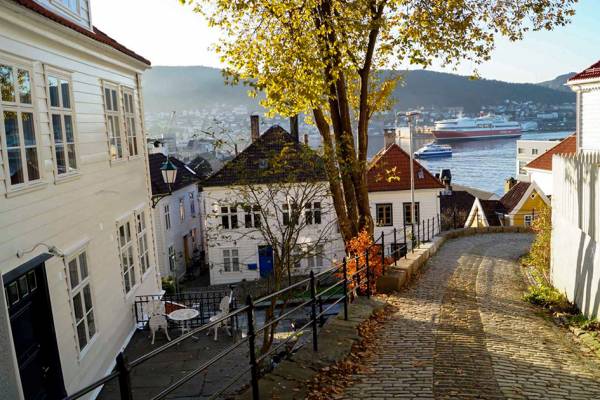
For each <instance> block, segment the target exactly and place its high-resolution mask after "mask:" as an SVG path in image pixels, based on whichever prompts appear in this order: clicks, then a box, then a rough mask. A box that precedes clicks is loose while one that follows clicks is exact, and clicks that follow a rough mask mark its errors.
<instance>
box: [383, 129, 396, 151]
mask: <svg viewBox="0 0 600 400" xmlns="http://www.w3.org/2000/svg"><path fill="white" fill-rule="evenodd" d="M394 143H396V129H395V128H386V129H384V130H383V148H384V149H387V148H388V147H390V146H391V145H393V144H394Z"/></svg>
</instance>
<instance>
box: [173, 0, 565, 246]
mask: <svg viewBox="0 0 600 400" xmlns="http://www.w3.org/2000/svg"><path fill="white" fill-rule="evenodd" d="M180 2H181V3H189V4H193V6H194V10H195V11H196V12H199V13H202V14H203V15H204V16H205V17H206V18H207V19H208V21H209V24H210V25H211V26H214V27H217V28H219V29H220V31H221V33H222V38H223V39H222V40H220V42H219V43H217V44H215V50H216V51H217V52H218V53H219V54H220V55H221V60H222V62H223V63H224V64H225V65H226V76H227V77H228V78H229V80H230V82H233V83H237V82H245V83H247V84H249V85H250V87H251V88H252V91H253V92H254V93H257V92H259V91H262V92H263V93H264V94H265V96H266V97H265V99H264V100H263V101H262V105H263V106H265V107H266V108H267V109H268V110H269V112H270V113H273V114H275V113H277V114H281V115H284V116H290V115H295V114H298V113H302V112H303V113H306V114H307V115H310V116H312V119H313V121H314V123H315V124H316V126H317V128H318V130H319V132H320V134H321V136H322V139H323V140H322V141H323V148H324V153H325V159H326V164H327V165H326V166H327V172H328V176H329V184H330V190H331V194H332V196H333V200H334V204H335V211H336V213H337V216H338V221H339V225H340V231H341V233H342V236H343V238H344V240H345V241H346V243H348V242H349V240H350V239H351V238H353V237H355V236H356V235H357V234H358V232H360V231H361V230H363V229H367V230H369V231H372V229H373V219H372V217H371V213H370V210H369V199H368V191H367V184H366V171H367V145H368V135H367V133H368V126H369V120H370V118H371V116H372V115H373V113H375V112H377V111H382V110H384V109H386V108H389V107H390V95H391V94H392V91H393V89H394V87H395V85H396V83H397V80H398V76H396V75H394V74H390V73H384V72H382V71H383V70H384V69H398V68H399V67H400V66H401V65H406V64H412V65H417V66H422V67H427V66H430V65H431V64H432V63H433V62H437V63H441V64H442V65H445V66H448V65H449V66H453V65H456V64H457V63H459V62H461V61H464V60H468V61H471V62H474V63H475V64H477V63H481V62H482V61H485V60H488V59H489V58H490V54H491V51H492V50H493V48H494V42H495V40H496V38H497V36H504V37H507V38H509V39H510V40H513V41H516V40H520V39H522V37H523V35H524V33H525V32H527V31H529V30H542V29H546V30H550V29H553V28H554V27H556V26H561V25H565V24H566V23H568V21H569V19H570V17H571V16H572V15H573V14H574V9H573V7H574V4H575V3H576V2H577V0H180Z"/></svg>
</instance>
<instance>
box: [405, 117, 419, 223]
mask: <svg viewBox="0 0 600 400" xmlns="http://www.w3.org/2000/svg"><path fill="white" fill-rule="evenodd" d="M418 115H419V112H418V111H409V112H407V113H406V117H407V118H408V135H409V141H408V153H409V155H410V220H411V222H412V223H414V222H415V171H414V166H413V156H414V153H413V131H414V130H415V125H416V121H417V116H418ZM417 223H419V222H418V221H417Z"/></svg>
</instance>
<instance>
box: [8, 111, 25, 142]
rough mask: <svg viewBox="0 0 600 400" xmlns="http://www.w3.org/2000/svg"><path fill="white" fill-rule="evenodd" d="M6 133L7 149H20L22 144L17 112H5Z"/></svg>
mask: <svg viewBox="0 0 600 400" xmlns="http://www.w3.org/2000/svg"><path fill="white" fill-rule="evenodd" d="M4 132H5V133H6V146H7V147H18V146H19V145H20V144H21V140H20V139H19V123H18V121H17V113H16V112H13V111H4Z"/></svg>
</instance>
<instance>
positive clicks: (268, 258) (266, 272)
mask: <svg viewBox="0 0 600 400" xmlns="http://www.w3.org/2000/svg"><path fill="white" fill-rule="evenodd" d="M258 268H259V270H260V277H261V278H268V277H269V276H270V275H271V274H272V273H273V247H271V246H258Z"/></svg>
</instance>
